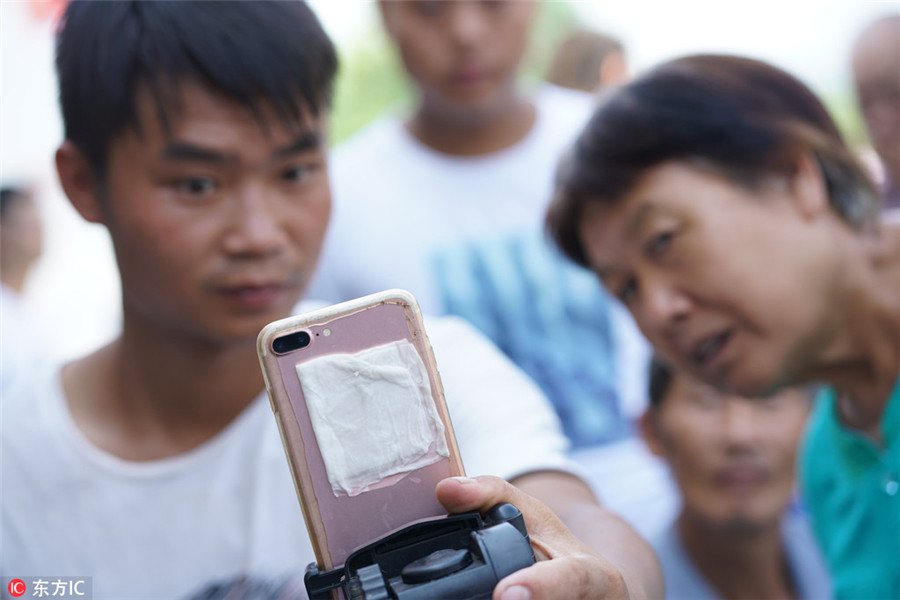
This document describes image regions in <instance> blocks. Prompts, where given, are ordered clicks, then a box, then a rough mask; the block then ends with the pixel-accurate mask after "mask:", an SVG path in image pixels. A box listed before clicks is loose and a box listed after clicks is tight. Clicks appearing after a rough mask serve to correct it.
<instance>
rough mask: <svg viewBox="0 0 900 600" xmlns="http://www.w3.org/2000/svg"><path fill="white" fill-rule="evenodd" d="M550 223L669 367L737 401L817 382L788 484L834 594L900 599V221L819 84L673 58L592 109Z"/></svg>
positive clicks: (721, 59) (758, 68)
mask: <svg viewBox="0 0 900 600" xmlns="http://www.w3.org/2000/svg"><path fill="white" fill-rule="evenodd" d="M548 222H549V225H550V228H551V230H552V232H553V235H554V238H555V239H556V240H557V242H558V243H559V244H560V245H561V247H562V248H563V249H564V250H565V252H566V254H567V255H568V256H570V257H571V258H572V259H574V260H576V261H577V262H579V263H580V264H583V265H586V266H590V268H591V269H592V270H593V271H594V272H595V273H596V274H597V275H598V276H599V278H600V279H601V280H602V281H603V283H604V285H605V286H606V287H607V289H609V290H610V291H611V292H612V293H614V294H615V295H616V296H617V297H619V298H620V299H621V300H622V301H623V302H624V303H625V304H626V305H627V306H628V308H629V310H630V311H631V313H632V314H633V315H634V317H635V320H636V321H637V323H638V325H639V326H640V328H641V330H642V331H643V332H644V334H645V335H646V336H647V339H649V340H650V342H651V343H652V344H653V346H654V347H655V349H656V350H657V351H658V352H659V353H660V355H661V356H662V357H663V358H664V360H666V361H667V362H668V363H669V364H671V365H672V366H673V367H675V368H677V369H680V370H683V371H685V372H687V373H689V374H690V375H692V376H693V377H696V378H698V379H700V380H702V381H704V382H706V383H708V384H710V385H714V386H716V387H717V388H719V389H722V390H724V391H726V392H729V393H733V394H738V395H741V396H748V397H760V398H764V397H766V396H768V395H771V394H774V393H776V392H778V391H779V390H781V389H784V388H786V387H792V386H797V385H803V384H807V383H815V382H825V383H827V386H824V388H823V389H822V391H821V392H820V394H819V397H818V401H817V403H816V407H815V409H814V411H813V414H812V416H811V417H810V424H809V427H808V429H807V434H806V437H805V440H804V445H803V449H802V451H801V470H800V479H801V482H802V495H803V498H804V501H805V502H806V503H807V505H808V508H809V513H810V517H811V521H812V525H813V530H814V532H815V533H816V537H817V539H818V541H819V543H820V545H821V547H822V550H823V554H824V556H825V559H826V562H827V564H828V567H829V570H830V571H831V574H832V578H833V584H834V593H835V595H836V596H837V597H839V598H873V599H874V598H896V597H900V561H898V560H897V557H898V556H900V535H897V534H898V531H900V226H898V224H897V223H889V222H887V221H886V220H884V219H883V218H882V216H881V215H880V212H879V204H878V196H877V193H876V191H875V188H874V186H873V184H872V182H871V180H870V179H869V177H868V175H867V174H866V172H865V170H864V168H863V167H862V166H861V165H860V163H859V161H858V160H857V158H856V157H855V155H854V154H853V153H852V152H851V151H850V149H849V148H848V147H847V145H846V144H845V143H844V141H843V139H842V137H841V135H840V133H839V131H838V129H837V127H836V126H835V124H834V122H833V121H832V119H831V117H830V116H829V115H828V112H827V111H826V110H825V108H824V107H823V106H822V104H821V102H820V101H819V100H818V99H817V98H816V96H815V95H814V94H813V93H812V92H811V91H810V90H809V89H808V88H807V87H806V86H804V85H803V84H802V83H801V82H800V81H798V80H797V79H796V78H794V77H793V76H791V75H789V74H788V73H786V72H784V71H782V70H780V69H777V68H775V67H773V66H770V65H767V64H765V63H762V62H759V61H755V60H752V59H746V58H740V57H726V56H691V57H687V58H682V59H678V60H674V61H671V62H667V63H665V64H664V65H662V66H660V67H658V68H656V69H654V70H653V71H651V72H649V73H647V74H646V75H644V76H642V77H640V78H638V79H636V80H635V81H633V82H632V83H630V84H628V85H626V86H624V87H622V88H620V89H619V90H616V91H615V92H613V93H612V94H611V96H610V97H609V98H608V99H607V101H606V102H604V103H603V104H602V105H601V106H600V107H599V108H598V110H597V112H596V113H595V114H594V116H593V118H592V119H591V121H590V123H589V124H588V126H587V128H586V129H585V131H584V133H583V134H582V135H581V136H580V137H579V139H578V141H577V142H576V144H575V147H574V149H573V151H572V154H571V155H570V157H569V159H568V160H567V161H566V163H565V165H564V167H563V168H562V170H561V173H560V187H559V191H558V195H557V197H556V198H555V200H554V203H553V205H552V207H551V210H550V213H549V215H548ZM760 402H765V400H760Z"/></svg>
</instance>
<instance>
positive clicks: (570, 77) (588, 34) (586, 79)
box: [547, 29, 629, 93]
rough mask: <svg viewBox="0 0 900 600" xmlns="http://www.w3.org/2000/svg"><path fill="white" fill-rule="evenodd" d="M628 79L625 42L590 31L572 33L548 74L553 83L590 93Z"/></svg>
mask: <svg viewBox="0 0 900 600" xmlns="http://www.w3.org/2000/svg"><path fill="white" fill-rule="evenodd" d="M628 78H629V75H628V66H627V64H626V62H625V48H624V46H622V42H620V41H619V40H617V39H616V38H614V37H611V36H609V35H606V34H603V33H599V32H596V31H590V30H587V29H579V30H576V31H574V32H572V33H571V34H569V36H568V37H566V39H564V40H563V41H562V42H561V43H560V45H559V47H557V49H556V52H555V54H554V55H553V61H552V62H551V63H550V70H549V72H548V73H547V81H549V82H550V83H553V84H555V85H559V86H562V87H567V88H572V89H575V90H582V91H585V92H591V93H596V92H599V91H600V90H601V89H603V88H606V87H608V86H612V85H619V84H621V83H625V82H626V81H628Z"/></svg>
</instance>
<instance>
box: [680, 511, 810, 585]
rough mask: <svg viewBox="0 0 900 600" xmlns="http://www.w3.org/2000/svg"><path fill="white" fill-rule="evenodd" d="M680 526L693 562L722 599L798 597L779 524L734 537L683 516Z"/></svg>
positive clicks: (681, 516)
mask: <svg viewBox="0 0 900 600" xmlns="http://www.w3.org/2000/svg"><path fill="white" fill-rule="evenodd" d="M677 525H678V532H679V535H680V536H681V540H682V543H683V544H684V548H685V551H686V552H687V554H688V556H689V557H690V558H691V561H692V562H693V563H694V565H695V566H696V567H697V568H698V570H699V571H700V572H701V573H702V574H703V576H704V577H705V578H706V580H707V581H708V582H709V583H710V585H711V586H712V587H713V588H714V589H715V590H716V591H717V592H718V595H719V596H720V597H721V598H733V599H735V600H738V599H741V598H747V599H750V598H753V599H757V600H762V599H768V598H796V597H797V594H796V591H795V589H794V585H793V582H792V581H791V577H790V574H789V569H788V566H787V560H786V557H785V554H784V548H783V546H782V542H781V533H780V531H779V526H778V523H777V522H775V523H772V524H771V525H768V526H765V527H762V528H760V529H758V530H755V531H741V532H739V533H735V532H733V531H722V530H717V529H714V528H711V527H709V526H708V525H707V524H705V523H702V522H700V521H698V520H696V519H692V518H691V517H690V516H689V515H688V514H687V513H685V512H682V513H681V515H680V516H679V518H678V523H677Z"/></svg>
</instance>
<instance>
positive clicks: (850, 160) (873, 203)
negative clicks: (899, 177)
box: [547, 55, 878, 265]
mask: <svg viewBox="0 0 900 600" xmlns="http://www.w3.org/2000/svg"><path fill="white" fill-rule="evenodd" d="M803 154H810V155H812V156H814V157H815V159H816V161H817V163H818V166H819V168H820V169H821V171H822V174H823V176H824V179H825V185H826V188H827V192H828V196H829V199H830V203H831V205H832V206H833V208H834V210H835V211H837V213H839V214H840V215H841V216H842V217H843V218H844V219H845V220H846V221H847V222H848V223H850V224H851V225H853V226H854V227H862V226H863V225H864V224H866V223H867V222H869V221H871V220H872V219H874V218H876V215H877V207H878V202H877V194H876V192H875V189H874V187H873V184H872V182H871V180H870V179H869V178H868V176H867V174H866V172H865V170H864V168H863V167H862V166H861V164H860V163H859V161H858V160H857V158H856V157H855V156H854V154H853V153H852V152H851V151H850V149H849V148H848V147H847V145H846V144H845V143H844V141H843V138H842V137H841V134H840V132H839V131H838V129H837V127H836V126H835V124H834V121H832V119H831V117H830V116H829V115H828V112H827V111H826V109H825V107H824V106H823V105H822V103H821V102H820V101H819V100H818V98H816V96H815V94H813V92H812V91H810V90H809V88H807V87H806V86H805V85H804V84H803V83H801V82H800V81H799V80H798V79H796V78H795V77H793V76H792V75H790V74H788V73H786V72H785V71H782V70H781V69H778V68H776V67H773V66H771V65H768V64H766V63H763V62H760V61H757V60H752V59H748V58H741V57H736V56H718V55H696V56H688V57H685V58H680V59H676V60H673V61H670V62H667V63H665V64H663V65H661V66H659V67H657V68H655V69H654V70H652V71H650V72H648V73H647V74H646V75H644V76H642V77H640V78H638V79H636V80H634V81H633V82H632V83H630V84H628V85H625V86H623V87H621V88H619V89H618V90H616V91H614V92H613V93H611V94H610V96H608V98H607V99H606V100H605V101H604V102H603V103H602V104H601V105H600V106H598V108H597V110H596V112H595V113H594V115H593V117H592V118H591V120H590V121H589V122H588V124H587V126H586V127H585V129H584V131H583V132H582V134H581V135H580V136H579V138H578V139H577V140H576V142H575V144H574V146H573V148H572V149H571V150H570V152H569V153H568V155H567V156H566V157H565V158H564V159H563V161H562V162H561V164H560V168H559V171H558V174H557V189H556V193H555V197H554V200H553V202H552V203H551V206H550V210H549V213H548V215H547V225H548V228H549V230H550V233H551V235H552V236H553V238H554V239H555V241H556V242H557V244H558V245H559V246H560V248H561V249H562V250H563V252H565V253H566V254H567V255H568V256H569V257H570V258H572V259H573V260H574V261H576V262H578V263H580V264H582V265H586V264H587V257H586V255H585V251H584V248H583V246H582V243H581V241H580V239H579V235H578V231H579V224H578V223H579V221H580V219H581V215H582V212H583V209H584V206H585V204H587V203H591V202H600V203H603V202H606V203H616V202H619V201H621V200H622V198H623V197H624V196H625V195H627V194H628V193H629V192H630V191H631V190H632V189H633V188H634V187H635V186H636V184H637V183H638V182H639V181H640V180H641V178H642V177H643V176H644V175H645V174H646V173H647V172H648V171H649V170H650V169H653V168H654V167H656V166H659V165H661V164H662V163H665V162H669V161H682V162H685V163H687V164H693V165H696V166H699V167H702V168H705V169H708V170H711V171H713V172H716V173H718V174H721V175H723V176H725V177H726V178H728V179H729V180H730V181H733V182H735V183H737V184H739V185H742V186H744V187H747V188H749V189H754V188H756V187H758V186H759V185H761V184H762V183H763V182H764V181H767V180H770V179H771V178H772V176H781V177H784V176H790V175H792V174H793V173H794V172H795V170H796V167H797V164H798V160H799V158H800V157H801V156H802V155H803Z"/></svg>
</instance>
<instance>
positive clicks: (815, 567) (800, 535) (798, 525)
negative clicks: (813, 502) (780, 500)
mask: <svg viewBox="0 0 900 600" xmlns="http://www.w3.org/2000/svg"><path fill="white" fill-rule="evenodd" d="M781 532H782V539H783V540H784V545H785V548H786V550H787V554H788V560H789V561H790V566H791V571H792V572H793V574H794V578H795V580H796V583H797V585H798V586H799V588H800V590H799V591H800V594H801V597H803V598H827V597H830V596H831V576H830V575H829V573H828V569H827V567H826V566H825V559H824V558H823V557H822V553H821V551H820V549H819V545H818V543H817V542H816V539H815V537H814V536H813V532H812V528H811V526H810V523H809V519H808V517H807V515H806V513H805V512H804V511H803V510H802V508H800V507H799V506H791V507H789V508H788V511H787V513H785V516H784V519H782V523H781Z"/></svg>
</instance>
